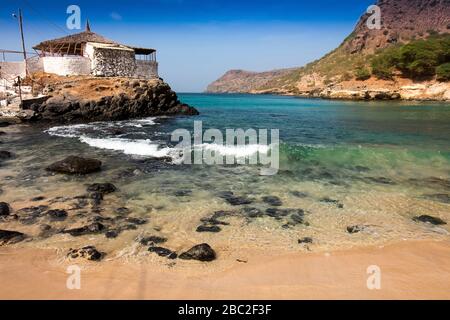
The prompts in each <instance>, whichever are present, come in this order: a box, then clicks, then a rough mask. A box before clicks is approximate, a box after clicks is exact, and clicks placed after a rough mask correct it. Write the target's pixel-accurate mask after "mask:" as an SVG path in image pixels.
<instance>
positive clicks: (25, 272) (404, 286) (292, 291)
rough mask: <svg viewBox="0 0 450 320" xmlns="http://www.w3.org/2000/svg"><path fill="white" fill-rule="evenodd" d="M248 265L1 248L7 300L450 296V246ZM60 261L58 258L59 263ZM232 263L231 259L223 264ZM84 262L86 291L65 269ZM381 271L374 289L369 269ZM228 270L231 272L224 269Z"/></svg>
mask: <svg viewBox="0 0 450 320" xmlns="http://www.w3.org/2000/svg"><path fill="white" fill-rule="evenodd" d="M244 256H245V257H246V260H247V261H246V262H238V261H233V263H230V261H223V260H221V259H220V253H219V259H218V260H216V261H214V262H212V263H199V262H186V261H183V262H178V264H182V267H181V268H180V267H176V268H173V267H172V266H171V265H170V264H169V263H170V262H167V263H166V264H165V265H161V264H155V263H154V262H152V261H151V262H149V261H147V262H136V261H126V260H124V259H121V260H113V261H102V262H98V263H94V262H92V263H84V262H81V261H76V262H74V261H62V260H61V259H60V255H59V254H57V252H56V251H55V250H44V249H30V248H14V247H3V248H0V283H1V287H2V289H1V290H0V298H1V299H450V281H449V279H450V242H448V241H404V242H400V243H396V244H391V245H388V246H385V247H370V248H355V249H350V250H345V251H334V252H330V253H304V252H299V253H288V254H283V255H280V256H276V255H275V256H274V255H272V254H271V255H263V252H262V251H259V252H256V251H246V252H245V255H244ZM58 257H59V258H58ZM225 260H226V259H225ZM75 263H82V264H81V265H80V266H81V267H82V273H81V277H82V278H81V290H68V289H67V288H66V280H67V277H68V276H69V275H68V274H67V273H66V268H67V267H68V266H69V265H73V264H75ZM371 265H377V266H379V267H380V268H381V289H380V290H369V289H368V288H367V285H366V282H367V278H368V276H369V275H368V274H367V268H368V267H369V266H371ZM224 266H225V267H224Z"/></svg>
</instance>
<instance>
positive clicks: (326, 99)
mask: <svg viewBox="0 0 450 320" xmlns="http://www.w3.org/2000/svg"><path fill="white" fill-rule="evenodd" d="M183 93H187V92H182V93H180V94H183ZM195 94H200V95H201V94H204V95H230V96H232V95H250V96H279V97H292V98H302V99H313V100H325V101H354V102H371V103H373V102H400V103H405V102H424V103H425V102H435V103H447V102H450V100H448V99H447V100H443V99H432V98H427V99H403V98H399V99H363V98H351V97H329V96H315V95H309V94H294V93H278V92H261V93H255V92H207V91H205V92H199V93H195Z"/></svg>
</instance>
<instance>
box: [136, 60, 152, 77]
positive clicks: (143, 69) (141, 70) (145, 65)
mask: <svg viewBox="0 0 450 320" xmlns="http://www.w3.org/2000/svg"><path fill="white" fill-rule="evenodd" d="M133 77H135V78H140V79H150V78H157V77H158V62H156V61H144V60H136V71H135V73H134V75H133Z"/></svg>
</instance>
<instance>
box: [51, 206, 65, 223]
mask: <svg viewBox="0 0 450 320" xmlns="http://www.w3.org/2000/svg"><path fill="white" fill-rule="evenodd" d="M46 214H47V216H48V217H49V218H50V220H52V221H63V220H66V218H67V211H66V210H60V209H55V210H49V211H47V212H46Z"/></svg>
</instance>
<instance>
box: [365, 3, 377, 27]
mask: <svg viewBox="0 0 450 320" xmlns="http://www.w3.org/2000/svg"><path fill="white" fill-rule="evenodd" d="M366 12H367V13H368V14H370V17H369V18H367V21H366V26H367V28H369V29H370V30H381V8H380V7H379V6H377V5H372V6H370V7H368V8H367V11H366Z"/></svg>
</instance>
